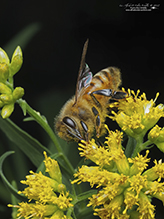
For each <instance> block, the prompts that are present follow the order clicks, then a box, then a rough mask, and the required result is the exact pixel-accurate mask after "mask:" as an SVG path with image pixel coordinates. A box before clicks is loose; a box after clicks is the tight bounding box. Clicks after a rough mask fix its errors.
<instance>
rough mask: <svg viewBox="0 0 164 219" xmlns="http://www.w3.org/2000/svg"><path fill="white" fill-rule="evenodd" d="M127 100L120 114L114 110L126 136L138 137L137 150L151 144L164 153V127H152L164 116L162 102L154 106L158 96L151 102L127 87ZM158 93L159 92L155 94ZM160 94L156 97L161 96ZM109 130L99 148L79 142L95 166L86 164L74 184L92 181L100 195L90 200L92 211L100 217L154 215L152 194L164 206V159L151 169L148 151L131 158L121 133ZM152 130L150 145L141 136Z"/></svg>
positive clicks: (125, 218) (93, 143)
mask: <svg viewBox="0 0 164 219" xmlns="http://www.w3.org/2000/svg"><path fill="white" fill-rule="evenodd" d="M128 94H129V96H128V98H127V99H126V100H125V101H121V102H120V103H119V104H118V103H114V106H115V104H117V107H118V112H117V113H115V112H113V116H112V119H113V120H116V121H117V123H118V124H119V126H120V127H121V128H122V130H123V131H124V132H125V133H127V135H128V136H130V137H132V138H134V139H135V140H136V142H137V143H136V147H138V150H135V151H138V152H140V151H141V150H144V149H146V148H147V146H148V145H151V144H152V143H154V144H156V145H157V147H158V148H159V149H160V150H161V151H163V145H164V131H163V129H161V128H159V127H158V126H155V127H154V128H153V126H154V125H155V124H156V123H157V122H158V120H159V119H160V118H161V117H163V116H164V107H163V105H162V104H159V105H158V106H155V100H150V101H148V100H147V99H146V95H145V94H142V95H141V96H138V95H139V91H138V92H137V94H135V93H134V91H130V90H129V91H128ZM157 96H158V94H157ZM157 96H156V98H157ZM106 129H107V130H108V137H106V141H105V142H104V146H103V147H102V146H98V145H97V144H96V141H95V140H94V139H92V140H90V141H89V142H85V141H82V142H81V143H80V144H79V150H80V155H81V156H85V157H86V158H87V159H90V160H91V161H93V162H94V163H95V164H94V165H93V166H86V165H83V166H82V167H81V168H79V169H78V172H77V173H75V175H74V176H75V177H76V178H77V179H75V180H74V181H73V182H72V183H78V184H79V183H81V182H89V183H90V186H91V187H96V188H98V192H97V194H94V195H92V197H91V198H89V204H88V206H92V207H93V209H94V214H95V215H98V216H99V217H100V218H102V219H106V218H111V219H115V218H117V219H128V218H135V219H148V218H150V219H153V218H155V206H154V205H152V203H151V200H152V198H158V199H159V200H161V201H162V202H163V204H164V182H162V178H164V163H162V160H161V159H160V160H159V161H157V160H154V166H153V167H151V168H149V169H147V168H148V164H149V162H150V158H148V154H149V150H146V153H145V155H141V154H139V153H136V154H135V153H134V154H133V156H132V157H131V158H128V157H127V156H126V154H125V151H124V150H123V146H122V139H123V133H122V132H120V131H118V130H116V131H110V130H109V128H108V127H107V126H106ZM149 129H151V130H150V132H149V134H148V141H147V143H144V142H143V137H144V136H145V134H146V133H147V131H148V130H149Z"/></svg>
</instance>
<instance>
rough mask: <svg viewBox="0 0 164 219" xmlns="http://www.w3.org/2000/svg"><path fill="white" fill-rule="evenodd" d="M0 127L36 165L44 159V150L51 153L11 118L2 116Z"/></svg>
mask: <svg viewBox="0 0 164 219" xmlns="http://www.w3.org/2000/svg"><path fill="white" fill-rule="evenodd" d="M0 129H1V130H2V131H3V132H4V133H5V134H6V135H7V137H8V138H9V139H10V140H11V141H12V142H14V143H15V144H16V145H17V146H18V147H19V148H20V149H21V150H22V151H23V152H24V153H25V154H26V156H27V157H28V158H29V159H30V160H31V162H32V163H33V164H34V165H35V166H36V167H38V166H39V165H40V163H41V162H42V161H43V158H44V157H43V151H46V152H47V153H48V154H51V152H50V151H49V150H48V149H47V148H46V147H44V146H43V145H42V144H41V143H40V142H39V141H38V140H36V139H35V138H33V137H32V136H31V135H29V134H28V133H27V132H25V131H23V130H22V129H20V128H19V127H18V126H17V125H16V124H15V123H13V122H12V121H11V120H10V119H2V118H1V117H0Z"/></svg>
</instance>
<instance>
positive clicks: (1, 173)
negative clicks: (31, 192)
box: [0, 151, 27, 200]
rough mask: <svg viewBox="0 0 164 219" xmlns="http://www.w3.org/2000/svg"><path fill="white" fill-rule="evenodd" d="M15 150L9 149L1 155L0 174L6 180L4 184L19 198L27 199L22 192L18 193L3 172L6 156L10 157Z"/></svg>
mask: <svg viewBox="0 0 164 219" xmlns="http://www.w3.org/2000/svg"><path fill="white" fill-rule="evenodd" d="M13 153H14V151H7V152H6V153H4V154H3V155H2V156H1V157H0V176H1V177H2V180H3V182H4V184H5V185H6V186H7V188H8V189H9V191H10V192H11V193H12V194H13V195H14V196H15V197H16V198H18V199H19V200H27V198H26V197H25V196H24V195H22V194H18V190H17V189H15V188H14V187H13V186H12V185H11V184H10V183H9V181H8V180H7V179H6V177H5V175H4V174H3V170H2V165H3V162H4V160H5V159H6V157H8V156H9V155H11V154H13Z"/></svg>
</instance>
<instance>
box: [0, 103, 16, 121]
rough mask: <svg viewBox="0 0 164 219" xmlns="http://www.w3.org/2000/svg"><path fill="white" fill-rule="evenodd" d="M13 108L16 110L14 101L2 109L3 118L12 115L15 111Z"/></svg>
mask: <svg viewBox="0 0 164 219" xmlns="http://www.w3.org/2000/svg"><path fill="white" fill-rule="evenodd" d="M13 110H14V103H11V104H8V105H5V106H4V107H3V108H2V111H1V116H2V118H3V119H6V118H8V117H9V116H10V115H11V113H12V112H13Z"/></svg>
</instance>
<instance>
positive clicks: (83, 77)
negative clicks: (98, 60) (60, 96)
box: [77, 63, 92, 93]
mask: <svg viewBox="0 0 164 219" xmlns="http://www.w3.org/2000/svg"><path fill="white" fill-rule="evenodd" d="M91 80H92V73H91V72H90V68H89V66H88V65H87V64H86V63H85V68H84V70H83V72H82V73H81V74H80V78H79V81H78V90H77V92H78V93H79V91H80V90H81V89H82V88H83V87H85V86H87V84H89V83H90V82H91Z"/></svg>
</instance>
